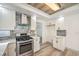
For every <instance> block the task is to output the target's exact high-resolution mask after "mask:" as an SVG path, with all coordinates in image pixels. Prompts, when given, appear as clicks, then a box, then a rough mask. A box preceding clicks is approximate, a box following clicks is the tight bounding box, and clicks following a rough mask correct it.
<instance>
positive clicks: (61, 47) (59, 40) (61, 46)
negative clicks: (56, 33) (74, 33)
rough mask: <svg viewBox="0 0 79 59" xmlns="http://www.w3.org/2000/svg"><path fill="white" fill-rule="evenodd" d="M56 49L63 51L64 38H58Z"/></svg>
mask: <svg viewBox="0 0 79 59" xmlns="http://www.w3.org/2000/svg"><path fill="white" fill-rule="evenodd" d="M58 49H59V50H61V51H64V49H65V38H63V37H62V38H59V39H58Z"/></svg>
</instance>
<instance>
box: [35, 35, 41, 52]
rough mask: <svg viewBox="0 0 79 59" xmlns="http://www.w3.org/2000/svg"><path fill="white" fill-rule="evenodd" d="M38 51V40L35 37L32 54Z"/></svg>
mask: <svg viewBox="0 0 79 59" xmlns="http://www.w3.org/2000/svg"><path fill="white" fill-rule="evenodd" d="M39 50H40V39H39V38H38V37H37V38H36V39H34V52H36V51H39Z"/></svg>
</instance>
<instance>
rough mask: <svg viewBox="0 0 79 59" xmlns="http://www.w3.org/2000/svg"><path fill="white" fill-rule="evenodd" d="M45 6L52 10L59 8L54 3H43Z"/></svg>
mask: <svg viewBox="0 0 79 59" xmlns="http://www.w3.org/2000/svg"><path fill="white" fill-rule="evenodd" d="M45 4H46V5H47V6H49V7H50V8H51V9H52V10H54V11H57V10H59V9H60V7H59V5H57V4H56V3H45Z"/></svg>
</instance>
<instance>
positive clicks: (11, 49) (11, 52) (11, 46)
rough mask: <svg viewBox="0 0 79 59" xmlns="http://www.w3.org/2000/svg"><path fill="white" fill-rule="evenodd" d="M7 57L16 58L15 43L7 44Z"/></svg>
mask: <svg viewBox="0 0 79 59" xmlns="http://www.w3.org/2000/svg"><path fill="white" fill-rule="evenodd" d="M8 56H16V43H9V44H8Z"/></svg>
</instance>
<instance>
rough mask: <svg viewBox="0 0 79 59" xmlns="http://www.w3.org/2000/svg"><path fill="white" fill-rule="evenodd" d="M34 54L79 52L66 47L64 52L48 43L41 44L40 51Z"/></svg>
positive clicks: (70, 54) (72, 53) (75, 53)
mask: <svg viewBox="0 0 79 59" xmlns="http://www.w3.org/2000/svg"><path fill="white" fill-rule="evenodd" d="M34 55H35V56H79V52H77V51H73V50H71V49H66V50H65V51H64V52H62V51H59V50H57V49H55V48H53V47H52V46H51V44H49V43H45V44H43V45H42V48H41V49H40V51H38V52H36V53H35V54H34Z"/></svg>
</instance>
